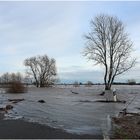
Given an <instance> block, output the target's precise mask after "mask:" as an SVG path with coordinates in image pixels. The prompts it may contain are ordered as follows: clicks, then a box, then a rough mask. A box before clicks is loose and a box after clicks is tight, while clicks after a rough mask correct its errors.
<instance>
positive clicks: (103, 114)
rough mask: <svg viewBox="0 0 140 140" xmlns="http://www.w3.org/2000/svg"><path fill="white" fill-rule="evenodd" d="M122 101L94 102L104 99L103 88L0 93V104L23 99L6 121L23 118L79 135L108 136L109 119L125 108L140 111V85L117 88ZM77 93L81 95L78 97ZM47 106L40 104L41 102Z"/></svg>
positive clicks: (44, 89)
mask: <svg viewBox="0 0 140 140" xmlns="http://www.w3.org/2000/svg"><path fill="white" fill-rule="evenodd" d="M115 88H116V89H117V95H118V98H119V99H120V100H126V101H127V102H126V103H125V104H124V103H101V102H94V101H97V100H104V96H100V95H99V94H100V93H101V92H102V90H103V86H102V85H94V86H92V87H85V86H81V87H72V86H59V87H53V88H33V87H32V88H29V90H28V93H24V94H8V93H1V94H0V103H1V104H2V105H4V104H9V103H10V102H9V101H8V99H13V98H24V99H25V100H24V101H21V102H19V103H16V104H12V105H14V108H13V109H12V110H11V111H9V113H8V114H6V119H8V118H9V119H11V118H12V119H15V118H18V119H19V118H22V119H24V120H27V121H32V122H38V123H41V124H45V125H49V126H52V127H56V128H61V129H64V130H66V131H68V132H72V133H77V134H93V133H96V134H100V133H103V134H106V133H108V131H109V129H110V117H112V116H116V115H118V113H119V111H121V110H122V109H123V108H124V107H126V106H127V104H129V103H130V102H131V100H132V99H133V98H134V97H135V96H136V97H135V99H134V101H133V102H132V103H131V104H130V105H129V106H128V110H129V111H131V112H132V111H133V112H139V111H140V110H139V106H140V86H115ZM77 93H78V94H77ZM42 99H43V100H44V101H45V103H39V102H38V100H42Z"/></svg>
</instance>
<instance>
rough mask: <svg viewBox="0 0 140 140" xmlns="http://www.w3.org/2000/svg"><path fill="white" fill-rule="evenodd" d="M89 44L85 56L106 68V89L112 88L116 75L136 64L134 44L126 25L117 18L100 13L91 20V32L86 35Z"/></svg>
mask: <svg viewBox="0 0 140 140" xmlns="http://www.w3.org/2000/svg"><path fill="white" fill-rule="evenodd" d="M85 38H86V40H87V44H86V45H87V46H86V48H85V50H84V56H86V57H87V58H88V59H89V60H93V61H94V62H95V64H96V65H97V64H100V65H102V66H104V68H105V74H104V83H105V90H110V89H111V85H112V83H113V81H114V79H115V77H116V76H118V75H120V74H122V73H124V72H126V71H128V70H129V69H130V68H132V67H133V66H134V65H135V62H136V59H133V58H131V55H130V54H131V52H132V47H133V44H132V42H131V40H130V39H129V37H128V34H127V33H126V32H125V26H124V25H123V23H122V22H121V21H120V20H119V19H118V18H117V17H113V16H108V15H99V16H97V17H95V19H94V20H91V32H90V33H88V34H87V35H85Z"/></svg>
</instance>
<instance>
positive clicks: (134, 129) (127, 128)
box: [112, 113, 140, 139]
mask: <svg viewBox="0 0 140 140" xmlns="http://www.w3.org/2000/svg"><path fill="white" fill-rule="evenodd" d="M112 120H113V136H112V138H113V139H140V133H139V132H140V114H138V113H136V114H133V113H129V114H126V115H124V116H122V117H114V118H113V119H112Z"/></svg>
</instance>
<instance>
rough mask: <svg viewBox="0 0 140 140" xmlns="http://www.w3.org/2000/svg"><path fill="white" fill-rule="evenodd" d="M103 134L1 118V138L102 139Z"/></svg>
mask: <svg viewBox="0 0 140 140" xmlns="http://www.w3.org/2000/svg"><path fill="white" fill-rule="evenodd" d="M101 138H102V136H101V135H96V134H93V135H77V134H71V133H67V132H66V131H64V130H61V129H55V128H51V127H49V126H45V125H40V124H37V123H30V122H25V121H23V120H0V139H101Z"/></svg>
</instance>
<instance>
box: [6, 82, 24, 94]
mask: <svg viewBox="0 0 140 140" xmlns="http://www.w3.org/2000/svg"><path fill="white" fill-rule="evenodd" d="M7 92H8V93H25V92H27V88H26V87H25V86H24V84H23V83H21V82H20V81H13V82H11V83H10V85H9V88H8V90H7Z"/></svg>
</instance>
